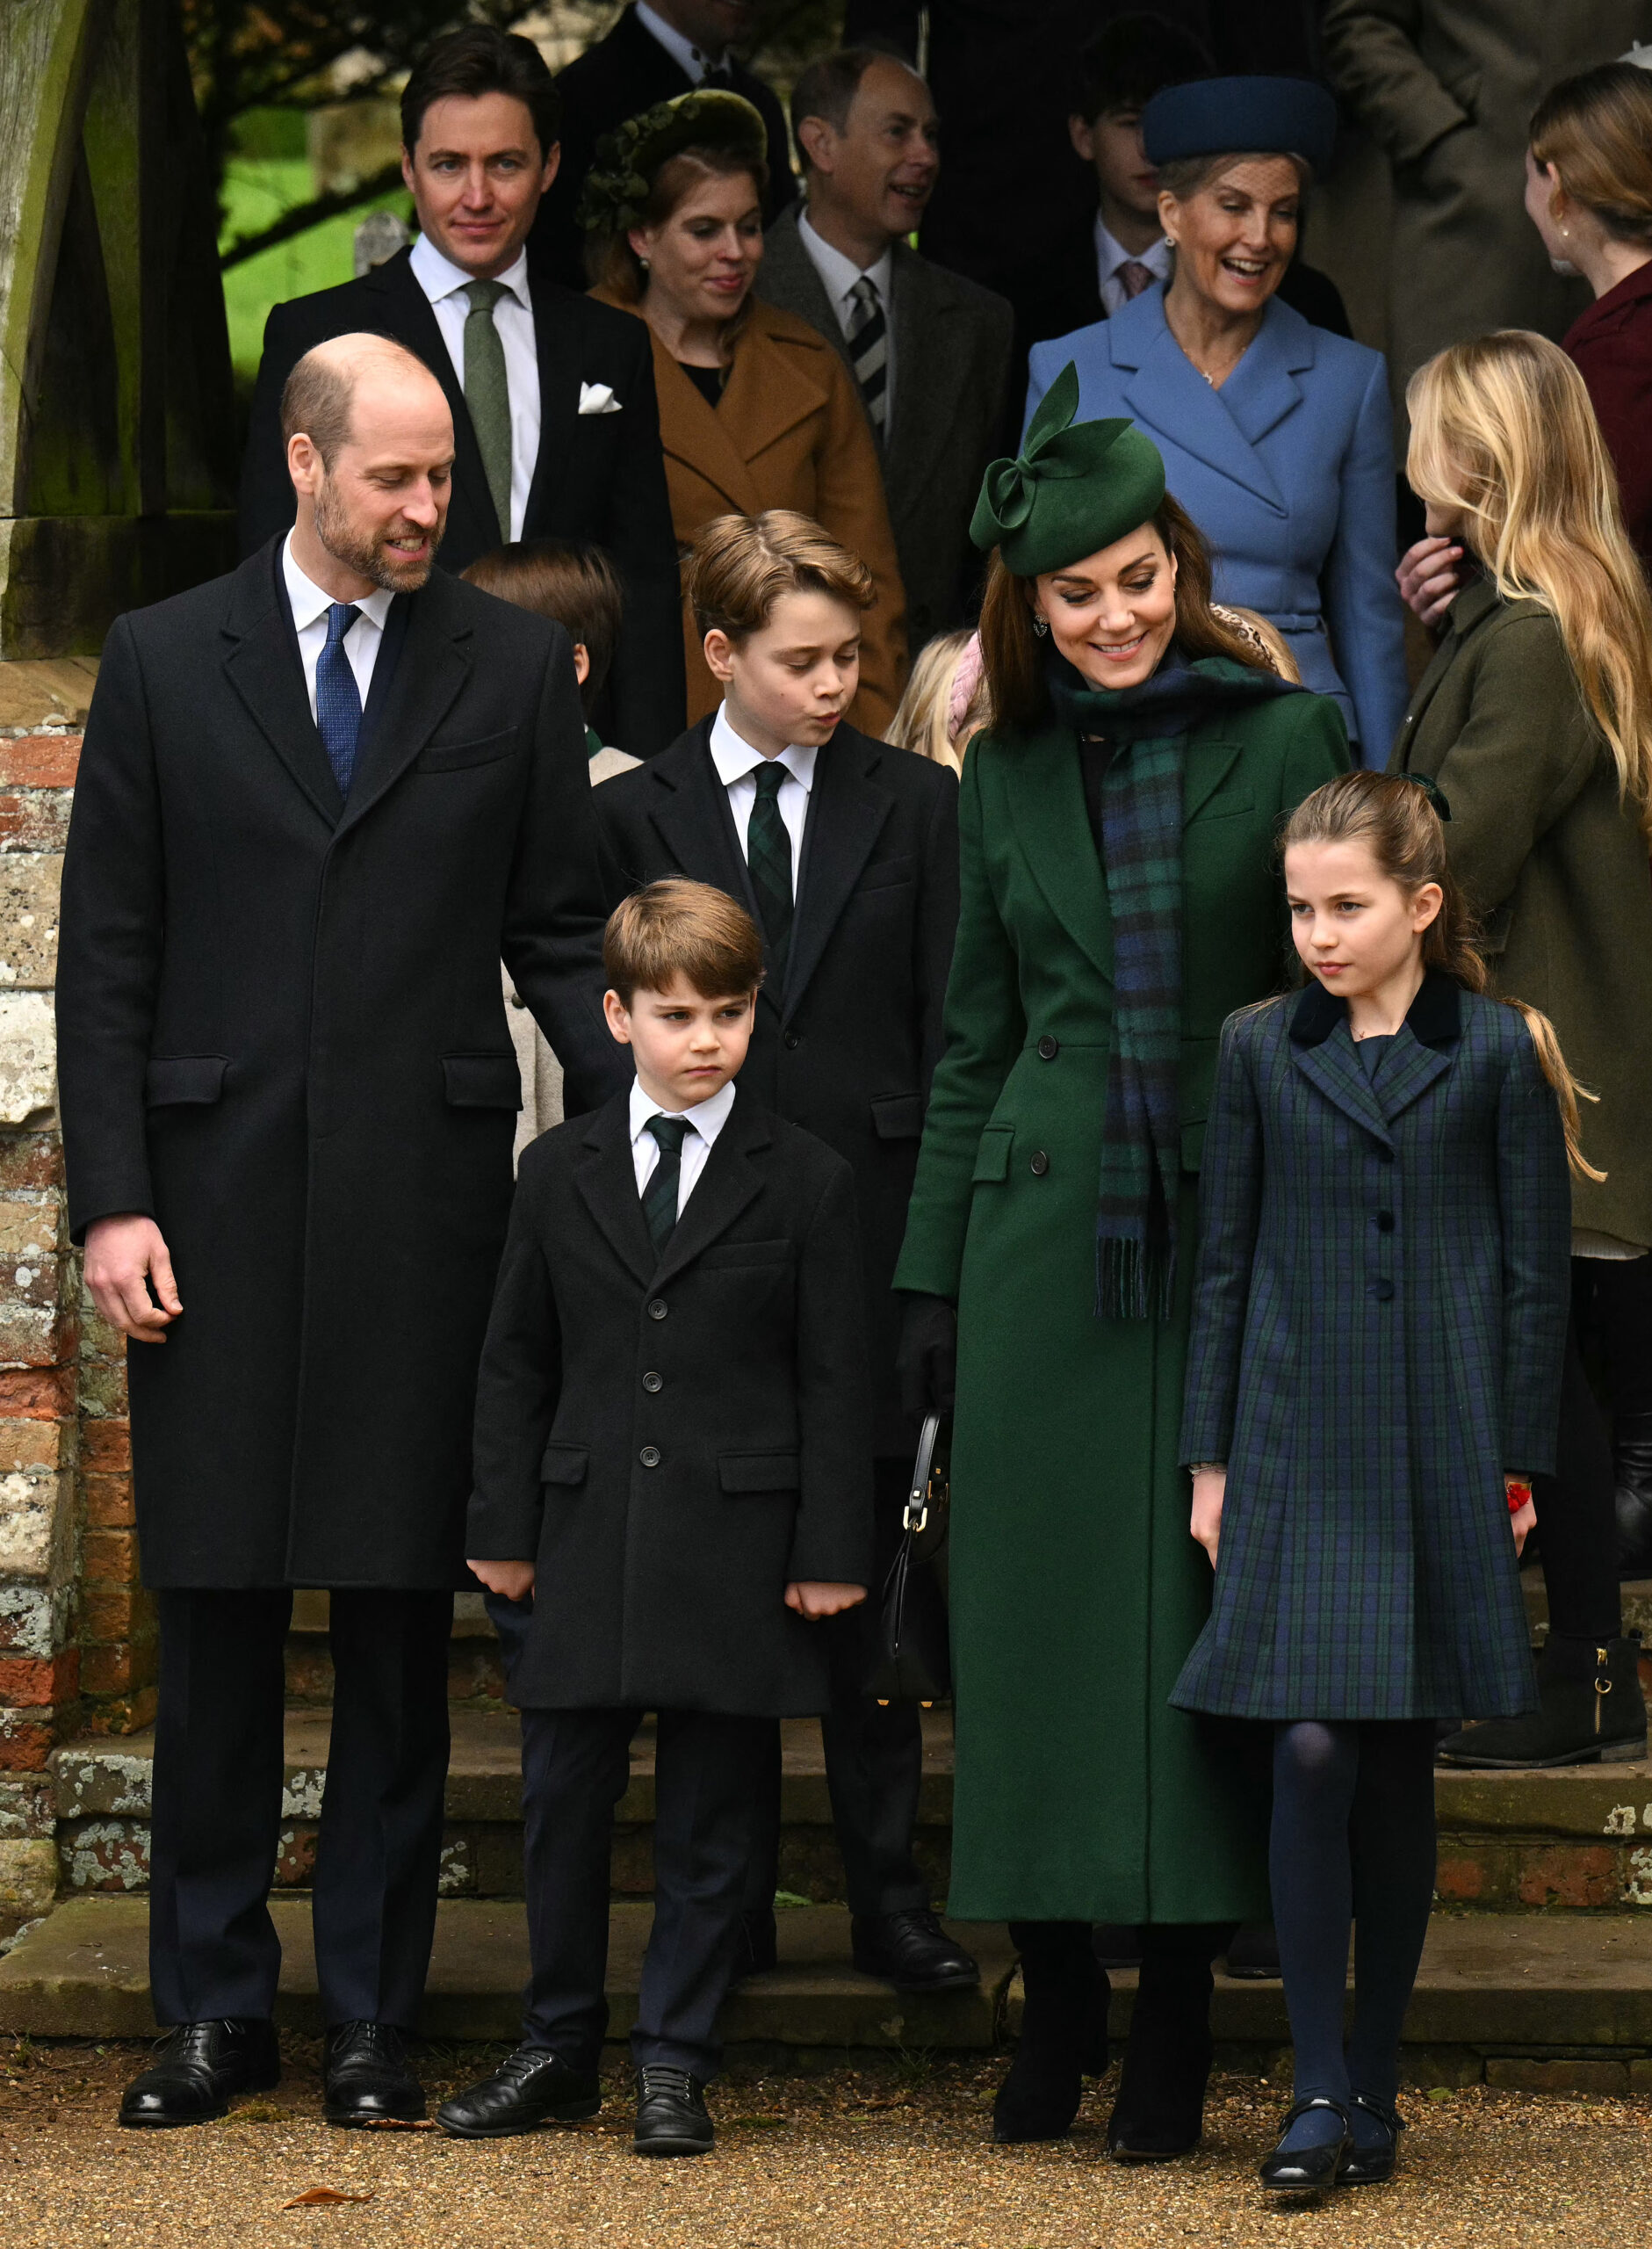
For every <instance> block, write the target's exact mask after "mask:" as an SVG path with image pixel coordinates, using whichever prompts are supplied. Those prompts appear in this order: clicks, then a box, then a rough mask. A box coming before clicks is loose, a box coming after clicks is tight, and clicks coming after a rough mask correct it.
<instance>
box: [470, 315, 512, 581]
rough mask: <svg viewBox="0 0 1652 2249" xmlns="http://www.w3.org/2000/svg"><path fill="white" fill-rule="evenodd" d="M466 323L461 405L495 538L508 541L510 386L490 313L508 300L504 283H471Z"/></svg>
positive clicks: (503, 350) (501, 347)
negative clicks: (477, 452)
mask: <svg viewBox="0 0 1652 2249" xmlns="http://www.w3.org/2000/svg"><path fill="white" fill-rule="evenodd" d="M509 294H510V292H509V289H507V288H506V286H505V285H504V283H503V282H502V281H473V282H471V283H470V284H469V286H467V288H466V289H465V295H466V296H467V297H468V298H469V299H470V300H471V308H470V311H469V312H468V313H467V314H466V315H465V405H466V406H467V407H468V408H469V409H470V416H471V427H472V429H473V430H475V432H476V442H477V444H478V445H479V446H480V448H481V455H482V467H483V469H484V470H485V471H486V473H487V488H488V490H489V491H490V492H491V493H492V494H493V495H494V514H495V515H496V516H497V517H499V536H500V538H501V539H509V537H510V384H509V380H507V378H506V374H505V347H504V345H503V344H502V343H501V342H500V340H499V330H498V329H497V328H496V327H495V326H494V306H495V305H496V304H497V303H498V302H499V300H500V299H501V297H508V296H509Z"/></svg>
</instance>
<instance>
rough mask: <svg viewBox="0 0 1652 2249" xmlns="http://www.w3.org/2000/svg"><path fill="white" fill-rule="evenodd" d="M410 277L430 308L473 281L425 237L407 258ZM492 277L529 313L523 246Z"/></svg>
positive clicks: (525, 250)
mask: <svg viewBox="0 0 1652 2249" xmlns="http://www.w3.org/2000/svg"><path fill="white" fill-rule="evenodd" d="M408 264H410V265H411V266H412V268H413V277H414V278H415V281H417V283H418V285H419V286H420V288H422V290H423V292H424V293H425V295H426V296H427V297H428V298H429V300H430V302H431V303H432V304H433V305H439V304H440V303H441V301H442V300H443V298H444V297H452V296H457V295H458V292H459V291H460V290H461V289H468V288H469V287H470V286H471V283H472V282H473V281H474V280H475V278H476V276H475V275H474V274H473V273H467V272H466V271H465V268H464V267H463V266H462V265H455V264H454V263H453V261H452V259H451V257H444V256H443V254H442V252H441V251H440V250H439V249H437V248H436V244H435V243H434V242H432V241H431V240H430V237H429V235H420V236H419V239H418V241H417V242H415V244H414V245H413V249H412V250H411V252H410V253H409V256H408ZM494 278H495V279H496V280H497V281H498V283H499V285H500V286H501V288H504V289H509V292H510V293H511V295H512V296H513V297H514V298H515V299H516V302H517V303H518V304H519V305H520V306H521V307H522V308H523V311H524V312H531V311H532V310H533V300H532V299H531V297H530V295H529V294H528V251H527V248H526V245H525V244H524V246H523V248H522V249H519V250H518V251H517V252H516V257H515V259H514V261H513V262H512V263H511V264H509V265H508V266H507V267H506V268H505V270H504V271H503V272H502V273H500V274H496V275H495V276H494Z"/></svg>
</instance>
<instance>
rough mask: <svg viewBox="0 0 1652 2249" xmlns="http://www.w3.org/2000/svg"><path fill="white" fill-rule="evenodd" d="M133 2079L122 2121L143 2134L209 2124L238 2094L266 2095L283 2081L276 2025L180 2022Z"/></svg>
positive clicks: (121, 2109)
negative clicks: (154, 2130)
mask: <svg viewBox="0 0 1652 2249" xmlns="http://www.w3.org/2000/svg"><path fill="white" fill-rule="evenodd" d="M280 2079H281V2056H280V2053H279V2050H278V2048H277V2045H276V2035H275V2025H274V2023H272V2022H232V2021H218V2022H180V2023H179V2024H178V2025H177V2028H176V2029H172V2030H169V2031H168V2032H167V2034H166V2036H165V2037H164V2038H162V2040H161V2041H160V2042H159V2043H158V2044H157V2045H156V2047H155V2060H154V2061H153V2062H151V2063H150V2065H149V2066H148V2069H147V2070H145V2071H144V2072H143V2074H142V2076H141V2077H134V2078H133V2080H132V2083H131V2084H130V2085H129V2086H127V2087H126V2097H125V2099H124V2100H123V2101H121V2103H120V2121H121V2122H122V2123H123V2124H128V2125H132V2126H133V2127H135V2128H138V2129H140V2130H141V2129H145V2128H148V2129H155V2128H160V2127H164V2126H166V2125H169V2124H209V2123H211V2122H212V2121H213V2118H214V2117H215V2116H221V2115H224V2113H225V2112H226V2110H227V2108H228V2107H229V2104H230V2102H231V2101H232V2100H233V2099H234V2096H235V2094H238V2093H267V2092H268V2091H269V2089H270V2087H271V2086H272V2085H278V2084H279V2082H280Z"/></svg>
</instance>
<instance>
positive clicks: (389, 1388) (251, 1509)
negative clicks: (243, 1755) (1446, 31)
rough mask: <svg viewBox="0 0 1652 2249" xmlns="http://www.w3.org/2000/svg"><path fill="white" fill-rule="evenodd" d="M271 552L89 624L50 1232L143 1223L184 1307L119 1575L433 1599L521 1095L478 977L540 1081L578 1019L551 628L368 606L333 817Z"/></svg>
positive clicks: (574, 798)
mask: <svg viewBox="0 0 1652 2249" xmlns="http://www.w3.org/2000/svg"><path fill="white" fill-rule="evenodd" d="M278 568H279V548H278V546H275V545H274V544H272V546H271V547H270V548H269V549H266V550H265V552H263V553H261V554H258V555H256V556H255V557H254V558H253V559H252V560H250V561H249V562H245V563H243V564H242V567H241V568H240V569H239V570H237V571H235V572H234V574H233V575H230V576H228V577H226V578H220V579H216V580H214V581H213V582H212V583H211V584H209V585H205V586H200V587H198V588H197V589H195V590H194V591H193V592H191V593H187V594H182V595H179V596H178V597H177V598H175V599H173V600H171V601H167V602H162V604H159V606H157V607H155V608H153V609H147V610H141V611H134V612H133V613H132V614H130V615H128V616H126V617H123V618H119V620H118V621H117V622H116V624H115V626H114V627H113V629H112V632H111V633H110V635H109V639H108V641H107V643H106V645H105V651H104V661H103V669H102V671H101V674H100V676H99V678H98V683H97V693H96V695H95V696H94V698H93V701H92V707H91V713H90V719H89V720H88V722H87V727H86V745H85V749H84V752H83V756H82V760H81V767H80V781H79V786H78V789H77V792H76V800H75V812H74V819H73V822H72V825H71V827H70V831H69V851H68V857H67V860H66V863H65V866H64V874H63V902H62V922H61V944H60V958H59V976H58V1032H59V1068H60V1075H61V1102H62V1112H63V1130H64V1142H65V1151H66V1156H67V1162H68V1172H69V1217H70V1224H71V1226H72V1227H73V1230H74V1233H75V1237H76V1240H82V1239H83V1237H84V1234H85V1231H86V1228H87V1226H88V1225H89V1224H90V1221H91V1220H92V1219H97V1218H101V1217H106V1216H111V1215H112V1214H114V1213H117V1212H120V1211H141V1212H148V1213H149V1214H150V1215H152V1216H153V1217H154V1218H155V1219H156V1220H157V1222H158V1223H159V1225H160V1226H161V1229H162V1233H164V1235H165V1236H166V1239H167V1241H168V1244H169V1246H170V1249H171V1252H172V1257H173V1262H174V1265H175V1268H176V1270H177V1282H178V1289H179V1293H180V1295H181V1296H182V1298H183V1301H184V1314H183V1317H182V1318H181V1319H180V1320H178V1321H177V1324H176V1326H175V1327H173V1328H172V1329H171V1330H170V1333H169V1334H168V1336H167V1339H166V1341H165V1342H164V1344H162V1345H160V1346H158V1347H157V1346H155V1345H144V1346H141V1347H134V1349H133V1351H132V1353H131V1362H132V1363H131V1370H130V1372H131V1390H132V1435H133V1457H134V1463H135V1467H136V1476H137V1506H138V1528H139V1533H140V1538H141V1547H142V1557H143V1568H144V1575H145V1579H146V1581H147V1582H148V1584H150V1585H152V1586H162V1587H184V1586H194V1587H239V1586H278V1585H282V1584H299V1585H321V1586H381V1587H429V1588H430V1589H433V1590H434V1589H438V1588H440V1587H444V1586H451V1585H456V1584H458V1583H460V1582H462V1581H464V1580H463V1553H462V1546H461V1539H460V1531H461V1529H462V1527H463V1523H464V1519H465V1493H466V1491H467V1489H468V1485H469V1467H470V1426H471V1417H472V1405H473V1395H474V1382H475V1370H476V1363H477V1357H478V1355H479V1353H480V1348H481V1341H482V1336H483V1334H484V1332H485V1329H486V1326H487V1306H488V1303H489V1299H490V1298H491V1294H492V1291H493V1284H494V1274H495V1271H496V1269H497V1267H498V1262H499V1254H500V1249H501V1245H502V1243H503V1240H504V1233H505V1226H506V1221H507V1217H508V1214H509V1202H510V1185H511V1182H510V1159H511V1140H512V1137H513V1134H514V1131H515V1125H516V1110H517V1108H518V1107H519V1105H520V1101H521V1092H520V1081H519V1078H518V1074H517V1068H516V1056H515V1053H514V1052H513V1050H512V1046H511V1042H510V1034H509V1030H508V1029H507V1027H506V1022H505V1014H504V1003H503V999H502V996H501V987H500V973H499V964H500V959H501V955H502V958H503V959H504V961H505V963H506V965H507V966H508V968H509V972H510V975H511V978H512V980H513V981H514V983H515V985H516V989H517V990H518V992H520V993H521V994H522V995H523V998H524V999H525V1000H526V1001H527V1002H528V1003H529V1005H530V1007H531V1008H532V1009H533V1011H534V1014H535V1016H537V1019H538V1021H539V1023H541V1024H542V1026H543V1027H544V1029H545V1033H546V1035H547V1037H548V1038H551V1039H552V1042H553V1043H554V1045H555V1047H556V1051H557V1052H558V1053H559V1055H560V1056H561V1057H562V1059H563V1062H564V1065H565V1067H566V1068H567V1070H568V1073H569V1080H570V1093H569V1100H570V1104H571V1105H572V1104H574V1103H578V1102H581V1101H583V1102H585V1103H592V1102H593V1101H594V1100H600V1099H602V1097H604V1096H606V1095H607V1094H608V1093H609V1092H610V1091H612V1090H613V1089H614V1088H615V1086H616V1085H617V1084H618V1083H619V1082H621V1081H624V1079H625V1078H627V1077H628V1076H629V1071H628V1070H627V1069H626V1068H625V1067H624V1064H623V1062H622V1061H621V1059H620V1053H619V1050H618V1049H617V1048H616V1047H615V1046H614V1045H613V1044H612V1042H611V1041H610V1039H609V1038H608V1037H607V1034H606V1031H605V1030H604V1029H603V1026H602V1020H601V1016H600V1012H599V1003H600V994H601V989H602V985H601V980H600V967H599V958H600V956H599V945H600V932H601V928H602V913H601V899H600V895H599V893H598V889H597V878H596V866H595V850H594V845H593V837H592V828H591V814H590V797H591V791H590V786H589V784H588V780H587V778H586V756H585V742H584V730H583V727H582V724H581V713H580V705H579V698H578V694H577V691H576V689H575V685H574V669H573V663H572V660H571V656H570V652H569V647H568V643H567V639H566V634H564V633H563V632H562V630H561V628H560V627H559V626H552V625H547V624H546V623H545V622H544V621H543V620H542V619H541V618H535V617H530V616H529V615H527V614H526V612H525V611H521V610H517V609H512V608H510V607H509V606H508V605H507V604H505V603H503V602H499V601H495V600H494V599H493V598H492V597H490V596H488V595H487V594H483V593H479V592H478V591H476V589H474V588H473V587H470V586H466V585H463V584H461V583H459V582H458V581H457V580H455V579H451V578H448V577H444V575H441V574H440V573H439V572H438V573H437V574H436V575H434V576H433V577H432V578H431V580H430V582H429V584H428V585H427V586H426V587H425V588H424V589H423V590H422V592H420V593H417V594H415V595H412V596H408V597H401V596H399V597H397V599H396V601H395V602H394V603H393V605H392V608H391V611H390V618H389V621H388V624H387V626H386V635H385V640H384V644H383V646H382V647H381V650H380V654H379V662H378V665H377V668H376V669H375V671H374V675H373V684H372V694H371V695H370V697H369V700H368V707H367V712H366V714H365V720H364V739H363V746H362V748H361V751H360V756H359V762H358V764H357V771H356V778H355V783H354V785H353V787H352V788H351V790H350V799H349V803H348V805H347V806H344V805H342V804H341V800H340V797H339V793H338V788H337V785H336V783H335V780H334V778H333V773H332V769H331V767H330V766H329V764H328V760H327V756H326V753H325V751H324V750H323V748H322V747H321V737H320V736H319V734H317V732H316V730H315V727H314V722H313V721H312V720H311V717H310V713H309V706H308V703H307V698H306V695H305V689H304V678H303V673H302V670H301V668H300V665H299V654H298V645H297V640H296V638H295V637H294V634H293V632H292V618H291V611H290V609H289V606H288V604H287V601H286V597H285V589H284V588H282V587H281V586H280V584H279V582H278Z"/></svg>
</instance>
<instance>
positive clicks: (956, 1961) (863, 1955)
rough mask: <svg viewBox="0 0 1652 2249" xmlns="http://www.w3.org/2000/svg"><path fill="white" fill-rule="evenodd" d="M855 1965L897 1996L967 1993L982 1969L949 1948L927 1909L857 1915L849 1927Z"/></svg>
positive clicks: (951, 1944)
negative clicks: (916, 1993) (921, 1993)
mask: <svg viewBox="0 0 1652 2249" xmlns="http://www.w3.org/2000/svg"><path fill="white" fill-rule="evenodd" d="M849 1942H850V1943H851V1944H852V1945H853V1947H854V1950H855V1966H856V1967H857V1968H858V1969H859V1970H860V1971H861V1973H862V1976H876V1978H878V1980H879V1981H880V1982H881V1983H885V1984H892V1985H894V1986H895V1989H896V1990H897V1991H898V1992H963V1991H969V1990H972V1989H973V1987H974V1986H975V1985H977V1984H978V1983H979V1982H980V1980H981V1971H980V1970H979V1968H977V1965H976V1963H975V1962H974V1961H973V1960H972V1959H971V1958H970V1955H969V1954H968V1953H967V1952H966V1951H965V1950H964V1949H963V1946H962V1945H961V1944H954V1942H952V1939H951V1938H950V1937H949V1935H948V1934H947V1933H946V1931H945V1930H944V1929H943V1928H942V1927H941V1923H940V1921H939V1920H938V1919H937V1918H936V1916H935V1915H934V1913H931V1912H930V1911H929V1908H928V1907H927V1906H918V1907H916V1908H914V1909H913V1911H912V1912H910V1913H856V1914H855V1916H854V1917H853V1919H852V1920H851V1921H850V1923H849Z"/></svg>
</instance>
